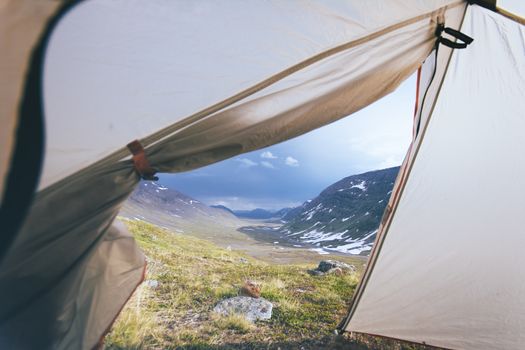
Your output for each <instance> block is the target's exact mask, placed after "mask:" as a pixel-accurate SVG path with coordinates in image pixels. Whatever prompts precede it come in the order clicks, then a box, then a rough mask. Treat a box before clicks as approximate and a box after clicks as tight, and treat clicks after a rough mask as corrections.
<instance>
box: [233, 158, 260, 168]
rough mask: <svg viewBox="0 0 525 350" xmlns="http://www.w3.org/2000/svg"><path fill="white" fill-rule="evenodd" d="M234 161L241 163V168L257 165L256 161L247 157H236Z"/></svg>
mask: <svg viewBox="0 0 525 350" xmlns="http://www.w3.org/2000/svg"><path fill="white" fill-rule="evenodd" d="M236 161H238V162H240V163H241V167H242V168H251V167H252V166H257V163H256V162H254V161H253V160H251V159H248V158H239V159H236Z"/></svg>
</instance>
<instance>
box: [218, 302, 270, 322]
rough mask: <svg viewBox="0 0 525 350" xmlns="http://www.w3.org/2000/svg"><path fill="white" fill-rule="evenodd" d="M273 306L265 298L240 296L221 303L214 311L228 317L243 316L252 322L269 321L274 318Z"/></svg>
mask: <svg viewBox="0 0 525 350" xmlns="http://www.w3.org/2000/svg"><path fill="white" fill-rule="evenodd" d="M272 308H273V304H272V303H270V302H269V301H268V300H266V299H264V298H258V299H255V298H250V297H245V296H238V297H233V298H229V299H225V300H222V301H220V302H219V303H218V304H217V305H215V308H214V309H213V311H215V312H216V313H218V314H220V315H223V316H228V315H232V314H237V315H241V316H242V317H244V318H246V319H247V320H248V321H250V322H255V321H258V320H269V319H270V318H271V317H272Z"/></svg>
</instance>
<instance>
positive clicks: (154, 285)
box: [144, 280, 159, 289]
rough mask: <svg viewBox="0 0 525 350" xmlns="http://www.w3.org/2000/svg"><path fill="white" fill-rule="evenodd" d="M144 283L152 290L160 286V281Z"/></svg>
mask: <svg viewBox="0 0 525 350" xmlns="http://www.w3.org/2000/svg"><path fill="white" fill-rule="evenodd" d="M144 283H145V284H146V286H148V287H150V288H151V289H155V288H157V287H158V286H159V281H157V280H145V281H144Z"/></svg>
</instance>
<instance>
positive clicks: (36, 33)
mask: <svg viewBox="0 0 525 350" xmlns="http://www.w3.org/2000/svg"><path fill="white" fill-rule="evenodd" d="M58 5H60V2H58V1H38V2H35V1H28V0H7V1H3V3H2V5H1V6H0V52H2V59H1V60H0V76H1V77H2V82H1V83H0V123H1V125H2V127H1V128H0V204H1V200H2V198H3V192H4V191H3V190H4V182H5V179H6V176H7V174H8V169H9V163H10V161H11V156H12V151H13V147H14V145H15V142H16V140H15V138H16V130H17V125H18V118H19V114H18V112H19V107H20V103H21V102H20V100H21V98H22V94H23V89H24V82H25V78H26V73H27V70H28V66H29V61H30V53H31V51H32V50H33V47H34V46H36V44H37V43H38V39H39V38H40V35H41V33H42V31H43V29H44V26H45V24H46V23H47V19H48V18H49V16H51V15H52V14H53V13H54V12H55V11H56V10H57V8H58Z"/></svg>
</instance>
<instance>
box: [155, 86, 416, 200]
mask: <svg viewBox="0 0 525 350" xmlns="http://www.w3.org/2000/svg"><path fill="white" fill-rule="evenodd" d="M415 88H416V82H415V77H414V76H412V77H411V78H409V79H407V81H405V82H404V83H403V84H402V85H401V86H400V87H399V88H398V89H397V90H396V91H395V92H393V93H392V94H390V95H388V96H386V97H384V98H383V99H381V100H379V101H377V102H376V103H374V104H372V105H370V106H368V107H367V108H365V109H363V110H361V111H359V112H357V113H354V114H353V115H351V116H349V117H346V118H343V119H342V120H339V121H337V122H335V123H332V124H330V125H327V126H325V127H323V128H320V129H317V130H314V131H312V132H310V133H308V134H305V135H302V136H299V137H297V138H295V139H292V140H289V141H286V142H283V143H280V144H277V145H274V146H271V147H267V148H265V149H262V150H258V151H254V152H250V153H245V154H242V155H239V156H237V157H234V158H231V159H228V160H225V161H222V162H220V163H216V164H212V165H210V166H207V167H204V168H201V169H197V170H193V171H190V172H186V173H179V174H161V176H160V178H161V179H160V181H161V183H163V184H165V185H168V186H169V187H172V188H175V189H177V190H179V191H181V192H183V193H186V194H188V195H190V196H192V197H194V198H197V199H199V200H201V201H203V202H205V203H207V204H222V205H225V206H227V207H229V208H232V209H254V208H265V209H280V208H283V207H288V206H297V205H299V204H301V203H302V202H304V201H305V200H307V199H310V198H313V197H315V196H317V195H318V194H319V192H321V191H322V190H323V189H324V188H325V187H327V186H329V185H331V184H332V183H334V182H336V181H338V180H340V179H342V178H344V177H346V176H349V175H353V174H359V173H362V172H365V171H369V170H376V169H383V168H387V167H391V166H395V165H399V164H401V162H402V160H403V157H404V155H405V152H406V150H407V148H408V145H409V143H410V139H411V133H412V117H413V110H414V99H415Z"/></svg>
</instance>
